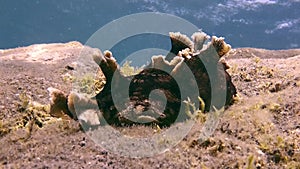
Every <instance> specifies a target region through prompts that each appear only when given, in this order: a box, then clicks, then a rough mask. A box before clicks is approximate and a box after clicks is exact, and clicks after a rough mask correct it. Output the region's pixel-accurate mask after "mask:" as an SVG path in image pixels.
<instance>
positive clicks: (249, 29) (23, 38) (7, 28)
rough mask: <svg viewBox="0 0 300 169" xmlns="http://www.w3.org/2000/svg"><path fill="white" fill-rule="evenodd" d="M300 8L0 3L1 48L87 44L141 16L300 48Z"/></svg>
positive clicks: (247, 2) (291, 0) (113, 0)
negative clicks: (156, 15)
mask: <svg viewBox="0 0 300 169" xmlns="http://www.w3.org/2000/svg"><path fill="white" fill-rule="evenodd" d="M299 9H300V1H299V0H240V1H238V0H220V1H217V0H210V1H207V0H190V1H188V0H187V1H182V0H172V1H171V0H110V1H106V0H72V1H71V0H69V1H67V0H66V1H61V0H30V1H29V0H1V1H0V48H1V49H5V48H14V47H19V46H27V45H30V44H36V43H51V42H68V41H73V40H76V41H80V42H82V43H85V42H86V41H87V39H88V38H89V37H90V36H91V35H92V34H93V33H94V32H95V31H97V30H98V29H99V28H101V27H102V26H103V25H105V24H106V23H109V22H111V21H113V20H115V19H118V18H120V17H122V16H125V15H129V14H133V13H137V12H163V13H169V14H173V15H176V16H179V17H182V18H184V19H186V20H188V21H189V22H191V23H193V24H195V25H197V27H199V28H201V29H202V30H203V31H205V32H206V33H207V34H209V35H217V36H223V37H225V39H226V41H227V42H228V43H229V44H231V45H232V46H233V47H256V48H266V49H289V48H300V10H299ZM147 38H148V39H149V37H147ZM154 38H155V37H154ZM149 41H151V38H150V40H149ZM162 42H164V39H162ZM132 44H134V43H131V45H132ZM155 44H156V43H155ZM155 44H154V47H156V45H155ZM128 45H129V46H130V43H129V44H128ZM163 48H168V45H165V46H163Z"/></svg>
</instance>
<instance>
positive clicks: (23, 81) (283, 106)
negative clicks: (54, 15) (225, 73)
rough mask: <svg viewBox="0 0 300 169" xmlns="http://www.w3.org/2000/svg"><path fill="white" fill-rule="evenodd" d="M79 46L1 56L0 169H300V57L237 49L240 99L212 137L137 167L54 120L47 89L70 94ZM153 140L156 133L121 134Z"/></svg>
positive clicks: (299, 53)
mask: <svg viewBox="0 0 300 169" xmlns="http://www.w3.org/2000/svg"><path fill="white" fill-rule="evenodd" d="M82 48H83V46H82V45H81V44H80V43H78V42H70V43H66V44H40V45H32V46H28V47H22V48H16V49H9V50H0V86H1V87H0V89H1V90H0V98H1V100H0V142H1V149H0V165H1V168H246V167H249V168H299V167H300V163H299V161H300V150H299V147H300V145H299V143H300V138H299V135H300V106H299V103H300V100H299V97H298V96H299V94H300V75H299V71H300V70H299V64H300V49H293V50H280V51H270V50H264V49H252V48H241V49H233V50H232V51H231V52H230V53H229V56H228V58H227V61H228V62H229V65H231V68H230V69H229V73H230V75H231V76H232V78H233V83H234V85H235V86H236V87H237V90H238V93H239V95H240V97H241V99H240V100H239V101H238V102H237V103H235V104H234V105H233V106H231V107H230V108H229V109H227V110H226V111H225V113H224V115H223V117H222V119H221V120H220V123H219V124H218V127H217V129H216V131H215V132H214V133H213V135H212V136H211V137H210V138H209V139H207V140H205V141H204V142H203V143H202V144H198V143H197V142H194V141H193V140H195V139H196V138H197V137H198V136H199V134H200V131H201V127H202V125H201V123H197V124H196V125H195V126H194V127H193V129H192V130H191V132H190V133H189V135H188V136H186V137H185V138H184V139H183V140H182V141H181V142H180V143H179V144H178V145H176V146H175V147H173V148H172V149H169V150H167V151H166V152H165V153H162V154H159V155H156V156H154V157H149V158H139V159H133V158H128V157H122V156H120V155H117V154H113V153H111V152H110V151H108V150H105V149H104V148H102V147H100V146H98V145H97V144H95V143H94V142H93V140H92V139H90V138H89V137H88V136H87V135H86V133H84V132H83V131H82V130H81V129H80V126H79V124H78V122H75V121H73V120H71V119H69V118H68V117H63V118H56V117H51V116H50V115H49V113H48V111H49V105H48V104H49V103H50V101H49V95H48V92H47V88H48V87H55V88H58V89H60V90H62V91H64V92H65V93H69V92H70V90H71V89H72V73H73V71H74V70H73V69H74V68H75V67H76V65H74V64H73V62H75V61H77V59H78V56H79V55H80V52H81V50H82ZM118 130H119V131H121V132H122V133H124V134H127V135H131V136H139V137H142V136H145V135H153V134H154V133H156V132H158V131H157V130H158V129H157V128H155V127H154V126H148V127H145V126H131V127H123V128H118Z"/></svg>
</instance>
